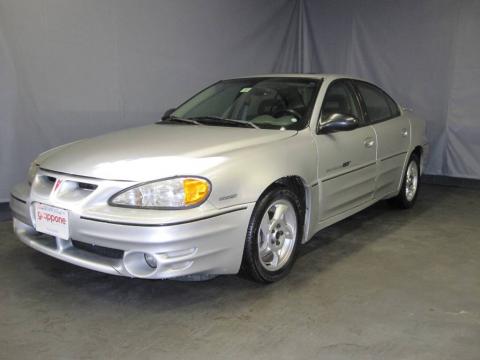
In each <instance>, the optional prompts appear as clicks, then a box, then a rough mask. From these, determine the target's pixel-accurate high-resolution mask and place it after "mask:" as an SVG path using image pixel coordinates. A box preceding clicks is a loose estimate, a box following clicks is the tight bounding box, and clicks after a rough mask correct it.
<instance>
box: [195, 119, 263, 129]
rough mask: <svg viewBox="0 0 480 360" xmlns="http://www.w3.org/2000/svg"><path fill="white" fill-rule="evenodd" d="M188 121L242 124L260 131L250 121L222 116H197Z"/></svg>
mask: <svg viewBox="0 0 480 360" xmlns="http://www.w3.org/2000/svg"><path fill="white" fill-rule="evenodd" d="M188 119H189V120H193V121H197V122H201V121H202V120H207V121H214V122H222V123H233V124H242V125H248V126H250V127H252V128H255V129H260V128H259V127H258V126H257V125H255V124H254V123H252V122H250V121H245V120H235V119H227V118H222V117H220V116H197V117H193V118H188Z"/></svg>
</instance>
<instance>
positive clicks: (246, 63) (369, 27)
mask: <svg viewBox="0 0 480 360" xmlns="http://www.w3.org/2000/svg"><path fill="white" fill-rule="evenodd" d="M479 16H480V1H476V0H463V1H456V0H422V1H421V0H416V1H413V0H403V1H393V0H392V1H381V0H363V1H354V0H281V1H279V0H261V1H256V0H242V1H240V0H208V1H200V0H177V1H162V0H136V1H131V0H82V1H75V0H0V201H5V200H7V199H8V192H9V189H10V187H11V186H12V185H13V184H14V183H15V182H17V181H19V180H21V179H22V178H24V176H25V172H26V169H27V167H28V164H29V162H30V161H31V160H32V159H33V158H34V157H35V155H36V154H38V153H39V152H41V151H44V150H46V149H48V148H51V147H53V146H56V145H59V144H62V143H66V142H69V141H73V140H75V139H79V138H83V137H89V136H92V135H96V134H101V133H105V132H108V131H111V130H115V129H119V128H124V127H129V126H135V125H141V124H145V123H150V122H153V121H155V120H157V119H158V118H159V116H161V114H162V113H163V112H164V110H166V109H167V108H169V107H172V106H175V105H177V104H178V103H179V102H180V101H182V100H183V99H185V98H186V97H187V96H189V95H191V94H192V92H193V91H195V90H198V89H200V88H202V87H204V86H205V85H207V84H209V83H211V82H213V81H215V80H217V79H219V78H225V77H230V76H237V75H248V74H255V73H269V72H290V71H312V72H340V73H347V74H352V75H356V76H360V77H363V78H366V79H369V80H372V81H374V82H376V83H378V84H380V85H382V86H383V87H385V89H387V90H388V91H389V92H390V93H391V94H392V95H393V96H394V97H395V98H396V99H397V100H398V101H399V102H400V103H401V104H404V105H406V106H408V107H411V108H413V109H414V110H415V111H416V112H417V113H419V114H420V115H421V116H423V117H424V118H425V119H426V120H427V121H428V136H429V139H430V142H431V145H432V156H431V157H430V161H429V163H428V166H427V172H428V173H430V174H444V175H452V176H460V177H470V178H477V179H480V119H479V116H478V115H477V114H478V110H477V107H476V103H477V101H478V100H477V99H479V95H480V85H479V84H480V66H479V64H480V46H479V45H478V43H479V41H478V39H479V38H480V22H479V21H478V18H479Z"/></svg>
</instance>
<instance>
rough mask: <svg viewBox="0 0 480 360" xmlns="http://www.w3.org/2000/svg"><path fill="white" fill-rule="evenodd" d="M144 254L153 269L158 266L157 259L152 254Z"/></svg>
mask: <svg viewBox="0 0 480 360" xmlns="http://www.w3.org/2000/svg"><path fill="white" fill-rule="evenodd" d="M143 256H144V257H145V262H146V263H147V265H148V266H150V267H151V268H152V269H156V268H157V260H156V259H155V257H154V256H153V255H152V254H147V253H145V254H144V255H143Z"/></svg>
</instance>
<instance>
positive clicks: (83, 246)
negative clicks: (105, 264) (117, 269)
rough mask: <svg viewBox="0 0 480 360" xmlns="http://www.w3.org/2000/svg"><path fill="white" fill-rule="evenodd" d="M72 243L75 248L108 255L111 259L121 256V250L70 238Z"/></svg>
mask: <svg viewBox="0 0 480 360" xmlns="http://www.w3.org/2000/svg"><path fill="white" fill-rule="evenodd" d="M72 244H73V246H74V247H76V248H77V249H80V250H84V251H88V252H89V253H92V254H97V255H100V256H105V257H109V258H111V259H121V258H123V250H119V249H112V248H108V247H104V246H99V245H92V244H87V243H84V242H82V241H78V240H72Z"/></svg>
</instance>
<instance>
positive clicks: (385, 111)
mask: <svg viewBox="0 0 480 360" xmlns="http://www.w3.org/2000/svg"><path fill="white" fill-rule="evenodd" d="M356 86H357V89H358V91H359V92H360V95H361V96H362V98H363V101H364V102H365V106H366V107H367V113H368V118H369V120H370V121H371V122H372V123H375V122H379V121H382V120H386V119H389V118H392V117H395V116H398V115H399V113H400V112H399V110H398V107H397V105H396V104H395V102H394V101H393V100H392V99H391V98H390V97H389V96H387V95H386V94H385V93H384V92H383V91H382V90H380V89H378V88H377V87H375V86H373V85H369V84H366V83H362V82H357V83H356Z"/></svg>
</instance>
